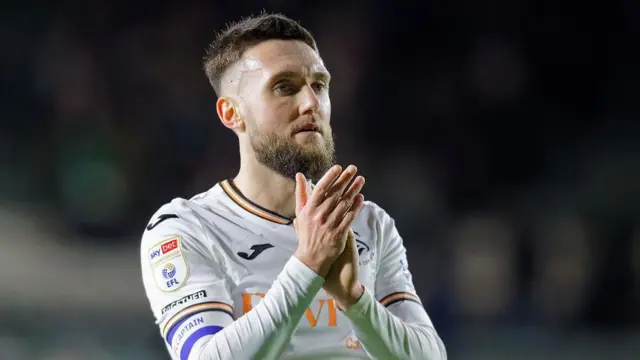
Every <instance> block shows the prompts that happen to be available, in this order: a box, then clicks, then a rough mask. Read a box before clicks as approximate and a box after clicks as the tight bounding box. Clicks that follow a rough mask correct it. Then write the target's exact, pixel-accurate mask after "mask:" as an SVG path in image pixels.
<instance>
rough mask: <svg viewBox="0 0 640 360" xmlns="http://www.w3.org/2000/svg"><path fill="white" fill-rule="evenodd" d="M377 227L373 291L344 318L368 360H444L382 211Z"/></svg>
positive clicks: (402, 252)
mask: <svg viewBox="0 0 640 360" xmlns="http://www.w3.org/2000/svg"><path fill="white" fill-rule="evenodd" d="M380 211H381V210H380ZM381 212H382V211H381ZM380 229H381V234H382V241H381V243H382V253H381V257H380V265H379V268H378V273H377V275H376V282H375V293H372V292H371V291H370V290H369V289H366V288H365V290H364V293H363V295H362V296H361V297H360V299H358V301H357V302H356V303H355V304H353V305H352V306H351V307H349V308H348V309H347V310H346V311H345V312H344V314H345V315H346V316H347V317H348V318H349V320H350V321H351V323H352V324H353V327H354V330H355V332H356V335H357V337H358V339H359V340H360V342H361V343H362V345H363V347H364V349H365V350H366V351H367V353H369V355H371V356H372V357H373V358H376V359H389V360H391V359H429V360H436V359H437V360H445V359H446V358H447V354H446V350H445V347H444V344H443V343H442V340H441V339H440V337H439V336H438V334H437V332H436V330H435V329H434V327H433V324H432V322H431V320H430V319H429V316H428V315H427V312H426V311H425V309H424V307H423V306H422V303H421V301H420V298H419V297H418V295H417V294H416V291H415V287H414V285H413V281H412V278H411V273H410V271H409V265H408V263H407V257H406V249H405V247H404V245H403V243H402V238H401V237H400V235H399V233H398V231H397V229H396V227H395V224H394V222H393V219H391V217H389V216H388V215H387V214H386V213H384V212H382V219H381V222H380ZM376 298H377V299H378V300H379V301H376Z"/></svg>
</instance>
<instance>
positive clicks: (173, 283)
mask: <svg viewBox="0 0 640 360" xmlns="http://www.w3.org/2000/svg"><path fill="white" fill-rule="evenodd" d="M148 260H149V263H150V265H151V271H152V273H153V278H154V280H155V282H156V285H157V286H158V289H160V290H162V291H165V292H172V291H176V290H178V289H179V288H181V287H182V285H183V284H184V283H185V282H186V281H187V279H188V277H189V267H188V266H187V261H186V259H185V258H184V254H183V252H182V242H181V241H180V237H179V236H173V237H170V238H168V239H165V240H162V241H161V242H159V243H158V244H156V245H154V246H153V247H151V248H150V249H149V252H148Z"/></svg>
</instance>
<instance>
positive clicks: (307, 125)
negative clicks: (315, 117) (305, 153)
mask: <svg viewBox="0 0 640 360" xmlns="http://www.w3.org/2000/svg"><path fill="white" fill-rule="evenodd" d="M303 131H317V132H319V133H320V134H324V131H323V130H322V128H321V127H320V126H319V125H318V124H317V123H315V122H304V123H301V124H298V125H294V127H293V129H292V130H291V133H292V134H297V133H299V132H303Z"/></svg>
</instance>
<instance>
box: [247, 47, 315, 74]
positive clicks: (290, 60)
mask: <svg viewBox="0 0 640 360" xmlns="http://www.w3.org/2000/svg"><path fill="white" fill-rule="evenodd" d="M241 63H242V65H241V67H242V68H243V69H242V70H244V71H249V72H253V71H256V72H258V71H259V72H261V73H262V74H263V76H266V77H270V76H272V75H275V74H277V73H280V72H283V71H290V72H296V73H298V72H299V73H303V74H305V75H309V74H313V73H318V72H320V73H327V70H326V68H325V66H324V62H323V61H322V58H320V55H318V53H317V52H316V51H315V50H313V49H312V48H311V47H310V46H309V45H307V44H305V43H304V42H302V41H294V40H269V41H265V42H262V43H260V44H258V45H256V46H254V47H252V48H250V49H249V50H247V51H246V52H245V53H244V55H243V56H242V59H241Z"/></svg>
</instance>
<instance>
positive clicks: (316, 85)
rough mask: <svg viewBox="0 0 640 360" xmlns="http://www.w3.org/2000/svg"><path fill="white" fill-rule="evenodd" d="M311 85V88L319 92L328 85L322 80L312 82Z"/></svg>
mask: <svg viewBox="0 0 640 360" xmlns="http://www.w3.org/2000/svg"><path fill="white" fill-rule="evenodd" d="M311 87H312V88H313V90H315V91H317V92H320V91H323V90H325V89H326V88H327V87H328V86H327V84H325V83H323V82H322V81H316V82H314V83H313V84H312V85H311Z"/></svg>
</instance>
